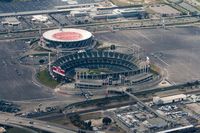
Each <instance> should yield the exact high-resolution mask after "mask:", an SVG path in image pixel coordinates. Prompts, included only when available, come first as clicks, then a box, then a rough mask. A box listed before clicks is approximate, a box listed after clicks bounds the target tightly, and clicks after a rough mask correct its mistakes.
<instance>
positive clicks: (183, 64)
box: [95, 27, 200, 83]
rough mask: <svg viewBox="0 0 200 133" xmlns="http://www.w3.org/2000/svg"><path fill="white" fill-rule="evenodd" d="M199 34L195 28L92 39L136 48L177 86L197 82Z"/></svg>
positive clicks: (140, 31)
mask: <svg viewBox="0 0 200 133" xmlns="http://www.w3.org/2000/svg"><path fill="white" fill-rule="evenodd" d="M199 35H200V28H199V27H187V28H170V29H141V30H129V31H118V32H115V33H98V34H96V35H95V36H96V38H97V39H99V40H101V41H106V42H112V43H117V44H121V45H123V46H130V47H131V46H133V45H135V44H137V45H139V46H140V47H142V48H143V49H144V50H145V55H147V56H149V57H150V60H151V61H152V62H154V63H156V64H158V65H159V66H161V67H162V68H164V69H165V70H167V71H166V73H167V77H168V79H169V80H170V81H171V82H174V83H179V82H186V81H191V80H195V79H200V74H199V73H200V69H199V65H200V61H199V54H200V45H199V42H200V38H199Z"/></svg>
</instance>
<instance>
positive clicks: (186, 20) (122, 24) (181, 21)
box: [0, 16, 200, 40]
mask: <svg viewBox="0 0 200 133" xmlns="http://www.w3.org/2000/svg"><path fill="white" fill-rule="evenodd" d="M199 21H200V19H199V17H191V16H186V17H180V18H165V19H162V18H160V19H143V20H123V21H108V22H103V23H91V24H81V25H69V26H64V27H63V28H82V29H86V30H89V31H91V32H94V33H96V32H107V31H111V32H114V31H118V30H128V29H138V28H157V27H164V28H165V27H173V26H175V27H176V26H188V25H189V26H190V25H195V24H197V25H198V24H199ZM55 28H58V27H49V28H42V29H41V31H42V32H44V31H47V30H51V29H55ZM40 36H41V34H40V29H24V30H18V31H9V32H0V40H11V39H15V40H18V39H29V38H30V39H32V38H39V37H40Z"/></svg>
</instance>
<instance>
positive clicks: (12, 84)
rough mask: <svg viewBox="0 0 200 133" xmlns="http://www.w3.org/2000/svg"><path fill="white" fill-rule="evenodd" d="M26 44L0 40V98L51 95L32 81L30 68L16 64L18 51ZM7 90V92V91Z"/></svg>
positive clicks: (26, 98) (44, 96)
mask: <svg viewBox="0 0 200 133" xmlns="http://www.w3.org/2000/svg"><path fill="white" fill-rule="evenodd" d="M26 48H27V44H23V43H22V41H19V42H0V65H1V69H0V84H1V85H0V98H1V99H8V100H30V99H40V98H50V97H52V92H51V90H47V89H45V88H42V87H41V86H39V85H37V84H34V83H33V77H32V73H33V70H32V69H31V68H28V67H25V66H21V65H20V64H18V61H17V59H16V58H17V57H18V53H23V50H24V49H26ZM8 92H9V93H8Z"/></svg>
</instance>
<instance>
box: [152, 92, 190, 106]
mask: <svg viewBox="0 0 200 133" xmlns="http://www.w3.org/2000/svg"><path fill="white" fill-rule="evenodd" d="M186 99H187V96H186V95H185V94H179V95H173V96H167V97H162V98H160V97H153V102H154V103H155V104H167V103H174V102H179V101H184V100H186Z"/></svg>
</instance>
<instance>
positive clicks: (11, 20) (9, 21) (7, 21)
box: [1, 17, 21, 26]
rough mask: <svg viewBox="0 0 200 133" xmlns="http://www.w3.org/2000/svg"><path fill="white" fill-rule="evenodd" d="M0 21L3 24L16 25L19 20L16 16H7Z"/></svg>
mask: <svg viewBox="0 0 200 133" xmlns="http://www.w3.org/2000/svg"><path fill="white" fill-rule="evenodd" d="M1 23H2V24H3V25H12V26H18V25H19V24H20V23H21V22H20V21H19V20H18V19H17V18H16V17H7V18H4V20H3V21H2V22H1Z"/></svg>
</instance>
